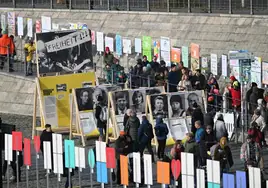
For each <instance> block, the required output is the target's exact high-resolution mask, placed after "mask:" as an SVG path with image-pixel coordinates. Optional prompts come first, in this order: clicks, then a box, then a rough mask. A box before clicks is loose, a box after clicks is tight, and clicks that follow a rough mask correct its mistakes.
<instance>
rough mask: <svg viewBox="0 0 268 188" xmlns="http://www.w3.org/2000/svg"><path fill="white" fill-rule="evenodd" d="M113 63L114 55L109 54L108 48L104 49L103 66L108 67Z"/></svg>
mask: <svg viewBox="0 0 268 188" xmlns="http://www.w3.org/2000/svg"><path fill="white" fill-rule="evenodd" d="M113 63H114V55H113V54H112V53H111V51H110V48H109V47H106V48H105V53H104V65H105V66H106V65H109V66H110V67H111V66H112V64H113Z"/></svg>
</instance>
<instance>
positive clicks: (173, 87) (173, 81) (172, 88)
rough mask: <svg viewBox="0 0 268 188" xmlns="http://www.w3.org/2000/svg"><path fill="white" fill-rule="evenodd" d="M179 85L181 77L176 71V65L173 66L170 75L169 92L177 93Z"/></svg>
mask: <svg viewBox="0 0 268 188" xmlns="http://www.w3.org/2000/svg"><path fill="white" fill-rule="evenodd" d="M178 83H179V75H178V73H177V71H176V65H175V64H172V65H171V71H170V72H169V73H168V84H169V92H177V85H178Z"/></svg>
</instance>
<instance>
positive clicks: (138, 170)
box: [133, 152, 141, 183]
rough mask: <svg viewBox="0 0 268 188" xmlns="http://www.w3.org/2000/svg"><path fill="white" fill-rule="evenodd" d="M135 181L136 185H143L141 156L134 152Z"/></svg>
mask: <svg viewBox="0 0 268 188" xmlns="http://www.w3.org/2000/svg"><path fill="white" fill-rule="evenodd" d="M133 180H134V182H135V183H141V154H140V152H133Z"/></svg>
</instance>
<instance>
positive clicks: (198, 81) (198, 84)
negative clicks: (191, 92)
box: [192, 69, 206, 90]
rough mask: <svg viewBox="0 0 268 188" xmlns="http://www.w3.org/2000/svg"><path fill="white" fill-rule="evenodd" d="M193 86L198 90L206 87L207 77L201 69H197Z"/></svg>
mask: <svg viewBox="0 0 268 188" xmlns="http://www.w3.org/2000/svg"><path fill="white" fill-rule="evenodd" d="M192 86H193V88H194V89H196V90H204V89H206V77H205V76H204V75H203V74H202V73H201V70H200V69H197V70H196V72H195V75H194V76H193V84H192Z"/></svg>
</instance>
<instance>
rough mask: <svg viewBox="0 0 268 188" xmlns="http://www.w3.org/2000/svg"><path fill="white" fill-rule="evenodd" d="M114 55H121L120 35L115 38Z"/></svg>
mask: <svg viewBox="0 0 268 188" xmlns="http://www.w3.org/2000/svg"><path fill="white" fill-rule="evenodd" d="M115 45H116V54H117V55H119V56H121V55H122V37H121V36H120V35H116V36H115Z"/></svg>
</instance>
